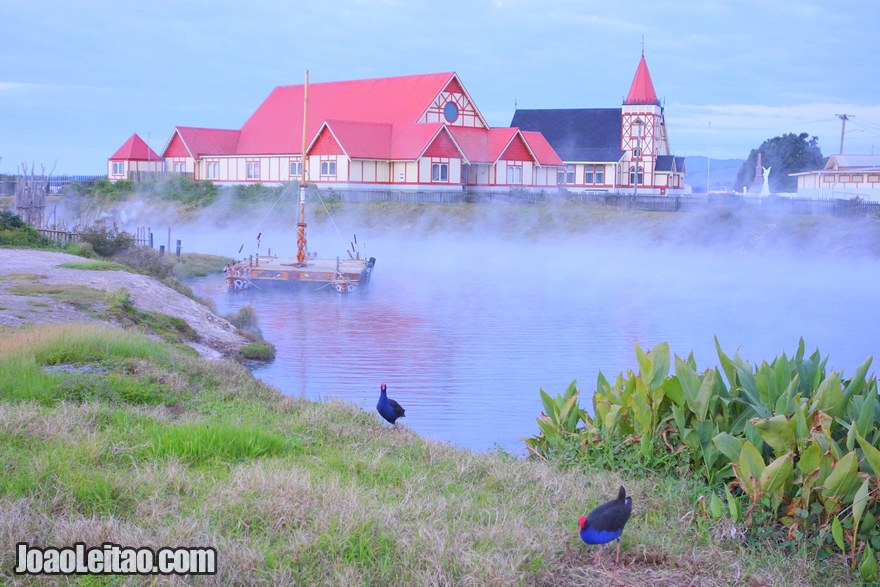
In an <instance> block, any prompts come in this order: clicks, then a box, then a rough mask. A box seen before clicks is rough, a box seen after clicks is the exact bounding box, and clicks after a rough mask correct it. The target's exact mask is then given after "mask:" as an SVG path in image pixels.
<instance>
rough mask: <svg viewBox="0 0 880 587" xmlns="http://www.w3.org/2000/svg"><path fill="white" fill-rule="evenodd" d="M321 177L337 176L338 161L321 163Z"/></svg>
mask: <svg viewBox="0 0 880 587" xmlns="http://www.w3.org/2000/svg"><path fill="white" fill-rule="evenodd" d="M321 175H322V176H324V175H326V176H335V175H336V161H321Z"/></svg>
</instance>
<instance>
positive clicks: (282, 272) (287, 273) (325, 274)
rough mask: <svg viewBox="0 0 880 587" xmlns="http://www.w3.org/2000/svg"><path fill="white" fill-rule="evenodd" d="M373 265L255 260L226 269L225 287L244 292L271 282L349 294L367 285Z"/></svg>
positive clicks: (342, 261) (359, 261)
mask: <svg viewBox="0 0 880 587" xmlns="http://www.w3.org/2000/svg"><path fill="white" fill-rule="evenodd" d="M375 262H376V260H375V258H370V260H369V261H367V260H363V259H318V258H311V259H308V260H307V261H306V262H305V263H304V264H300V263H298V262H297V260H296V259H290V258H283V257H270V256H258V257H254V258H249V259H245V260H244V261H239V262H238V263H235V264H234V265H231V266H229V267H227V268H226V284H227V287H229V289H247V288H248V287H251V286H254V285H261V284H265V283H270V282H275V283H296V282H304V283H314V284H317V285H328V286H331V287H334V288H335V289H336V291H338V292H340V293H345V292H352V291H355V290H356V289H357V288H358V287H360V286H362V285H366V284H367V282H369V279H370V273H371V272H372V269H373V265H374V264H375Z"/></svg>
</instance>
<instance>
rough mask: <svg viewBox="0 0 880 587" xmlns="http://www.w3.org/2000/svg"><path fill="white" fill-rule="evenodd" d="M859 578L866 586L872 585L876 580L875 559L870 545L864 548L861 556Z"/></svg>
mask: <svg viewBox="0 0 880 587" xmlns="http://www.w3.org/2000/svg"><path fill="white" fill-rule="evenodd" d="M859 578H860V579H861V580H862V581H864V582H865V583H866V584H871V583H874V582H875V581H876V580H877V557H876V556H874V551H873V550H872V549H871V545H870V544H868V545H867V546H865V552H864V553H863V554H862V562H861V563H860V564H859Z"/></svg>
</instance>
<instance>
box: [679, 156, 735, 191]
mask: <svg viewBox="0 0 880 587" xmlns="http://www.w3.org/2000/svg"><path fill="white" fill-rule="evenodd" d="M684 161H685V165H687V176H686V177H685V183H686V184H687V185H689V186H691V187H692V189H693V191H694V192H696V193H699V192H705V191H706V177H707V176H708V178H709V182H710V183H711V185H710V186H709V187H710V189H711V190H712V191H715V190H725V189H729V190H736V191H739V190H742V186H736V185H734V184H735V183H736V174H737V173H739V170H740V167H742V164H743V163H745V159H709V158H708V157H703V156H696V155H695V156H692V157H685V158H684Z"/></svg>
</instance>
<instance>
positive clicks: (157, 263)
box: [113, 247, 174, 280]
mask: <svg viewBox="0 0 880 587" xmlns="http://www.w3.org/2000/svg"><path fill="white" fill-rule="evenodd" d="M113 260H114V261H116V262H118V263H122V264H124V265H128V266H129V267H131V268H132V269H134V270H135V271H138V272H140V273H144V274H146V275H150V276H152V277H155V278H157V279H160V280H161V279H165V278H167V277H169V276H170V275H171V274H172V272H173V270H174V261H173V260H172V259H171V257H170V256H165V255H161V254H160V253H159V251H157V250H155V249H151V248H150V247H130V248H127V249H124V250H122V251H120V252H119V253H117V254H115V255H113Z"/></svg>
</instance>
